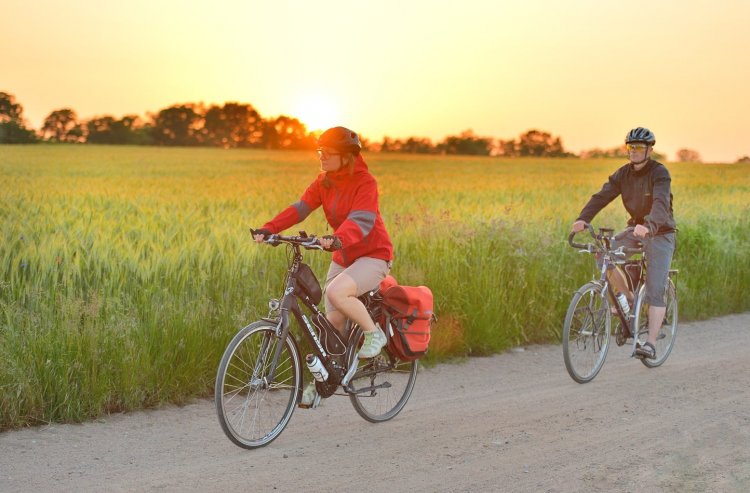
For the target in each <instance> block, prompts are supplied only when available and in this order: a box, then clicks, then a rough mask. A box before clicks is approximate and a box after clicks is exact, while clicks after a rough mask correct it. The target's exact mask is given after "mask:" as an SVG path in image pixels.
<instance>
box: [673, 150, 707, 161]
mask: <svg viewBox="0 0 750 493" xmlns="http://www.w3.org/2000/svg"><path fill="white" fill-rule="evenodd" d="M677 161H679V162H681V163H700V162H701V155H700V154H699V153H698V151H694V150H692V149H680V150H678V151H677Z"/></svg>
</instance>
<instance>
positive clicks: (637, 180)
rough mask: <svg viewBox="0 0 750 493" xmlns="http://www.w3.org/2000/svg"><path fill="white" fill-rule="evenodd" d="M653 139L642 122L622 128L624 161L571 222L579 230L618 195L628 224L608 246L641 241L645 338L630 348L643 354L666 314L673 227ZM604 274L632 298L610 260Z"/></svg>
mask: <svg viewBox="0 0 750 493" xmlns="http://www.w3.org/2000/svg"><path fill="white" fill-rule="evenodd" d="M655 143H656V137H654V134H653V132H651V130H649V129H647V128H644V127H637V128H634V129H632V130H631V131H630V132H628V134H627V136H626V137H625V144H626V145H627V150H628V157H629V158H630V162H629V163H627V164H625V165H624V166H622V167H621V168H619V169H618V170H617V171H615V172H614V174H612V175H611V176H610V177H609V180H608V181H607V183H605V184H604V186H602V189H601V190H600V191H599V192H597V193H595V194H594V195H592V196H591V199H590V200H589V201H588V203H587V204H586V206H585V207H584V208H583V210H582V211H581V213H580V214H579V215H578V219H577V220H576V221H575V222H574V223H573V227H572V230H573V231H574V232H576V233H578V232H580V231H582V230H583V229H584V228H585V227H586V223H590V222H591V221H592V219H594V216H596V215H597V214H598V213H599V211H601V210H602V209H603V208H604V207H606V206H607V204H609V203H610V202H612V201H613V200H614V199H615V198H617V196H618V195H620V196H621V197H622V203H623V205H624V206H625V209H626V210H627V212H628V213H629V214H630V219H629V220H628V228H627V229H625V230H624V231H622V232H620V233H619V234H617V235H616V236H615V238H614V239H613V242H612V247H613V248H618V247H620V246H624V247H630V248H633V247H638V246H640V245H641V244H642V245H643V247H644V251H645V253H646V258H647V259H648V263H647V265H646V268H647V275H646V298H645V302H646V303H647V304H648V305H649V308H648V340H647V342H646V343H645V344H643V346H640V347H638V348H637V349H636V353H637V354H638V355H639V356H641V357H644V358H649V359H653V358H655V357H656V346H655V344H656V338H657V336H658V335H659V329H660V328H661V325H662V322H663V320H664V315H665V314H666V303H665V300H664V294H665V292H666V289H667V278H668V274H669V266H670V264H671V262H672V255H673V254H674V249H675V232H676V231H677V229H676V225H675V221H674V215H673V212H672V191H671V182H672V179H671V177H670V175H669V171H668V170H667V168H666V167H665V166H664V165H663V164H661V163H659V162H657V161H654V160H653V159H651V153H652V151H653V148H654V144H655ZM607 277H608V279H609V280H610V282H611V283H612V286H613V287H614V289H615V291H616V292H618V293H625V294H626V296H627V297H628V300H629V301H632V299H633V294H632V293H630V292H629V290H628V287H627V282H626V281H625V278H624V277H623V276H622V275H621V274H619V271H617V270H615V269H614V266H612V270H610V271H609V272H608V273H607Z"/></svg>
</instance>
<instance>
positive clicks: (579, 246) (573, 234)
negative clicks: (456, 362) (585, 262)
mask: <svg viewBox="0 0 750 493" xmlns="http://www.w3.org/2000/svg"><path fill="white" fill-rule="evenodd" d="M575 235H576V233H575V231H571V232H570V234H569V235H568V245H570V246H572V247H573V248H584V249H588V245H584V244H582V243H574V242H573V237H575Z"/></svg>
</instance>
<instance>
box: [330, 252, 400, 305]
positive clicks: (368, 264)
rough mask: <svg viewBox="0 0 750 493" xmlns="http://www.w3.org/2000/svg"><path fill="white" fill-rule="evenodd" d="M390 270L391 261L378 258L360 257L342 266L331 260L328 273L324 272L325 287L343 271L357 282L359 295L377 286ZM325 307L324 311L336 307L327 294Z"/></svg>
mask: <svg viewBox="0 0 750 493" xmlns="http://www.w3.org/2000/svg"><path fill="white" fill-rule="evenodd" d="M390 271H391V262H386V261H385V260H381V259H379V258H372V257H360V258H358V259H357V260H355V261H354V263H353V264H352V265H350V266H349V267H344V266H342V265H339V264H337V263H336V262H331V266H330V267H329V268H328V274H326V283H325V287H326V290H327V288H328V285H329V284H331V281H333V280H334V279H335V278H336V277H337V276H338V275H339V274H341V273H342V272H343V273H346V275H347V276H349V277H351V278H352V279H354V282H355V283H356V284H357V296H361V295H363V294H365V293H366V292H368V291H370V290H371V289H375V288H376V287H378V286H379V285H380V281H382V280H383V279H385V276H387V275H388V273H389V272H390ZM325 307H326V313H329V312H333V311H336V307H334V306H333V305H332V304H331V302H329V301H328V296H325Z"/></svg>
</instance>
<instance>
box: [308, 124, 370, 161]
mask: <svg viewBox="0 0 750 493" xmlns="http://www.w3.org/2000/svg"><path fill="white" fill-rule="evenodd" d="M318 145H319V146H321V147H323V146H325V147H333V148H334V149H336V150H338V151H339V152H350V153H352V154H354V155H355V156H356V155H357V154H359V152H360V151H361V150H362V143H361V142H360V140H359V136H358V135H357V133H356V132H354V131H352V130H349V129H348V128H345V127H333V128H329V129H328V130H326V131H325V132H323V133H322V134H321V135H320V137H318Z"/></svg>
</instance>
